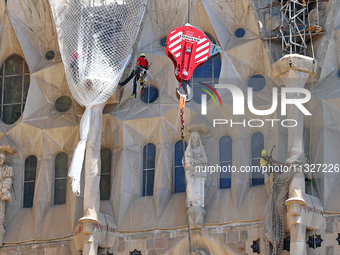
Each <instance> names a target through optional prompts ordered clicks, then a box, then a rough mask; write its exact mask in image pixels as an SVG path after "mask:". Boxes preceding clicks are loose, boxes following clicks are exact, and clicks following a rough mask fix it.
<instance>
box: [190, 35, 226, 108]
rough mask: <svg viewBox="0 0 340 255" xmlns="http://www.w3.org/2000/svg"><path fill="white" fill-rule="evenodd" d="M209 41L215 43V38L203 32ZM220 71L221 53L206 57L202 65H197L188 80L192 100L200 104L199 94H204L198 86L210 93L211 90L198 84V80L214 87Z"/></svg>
mask: <svg viewBox="0 0 340 255" xmlns="http://www.w3.org/2000/svg"><path fill="white" fill-rule="evenodd" d="M205 34H206V35H207V37H208V38H209V39H210V41H211V42H212V43H214V44H216V40H215V39H214V38H213V37H212V35H210V34H208V33H205ZM220 73H221V55H220V54H218V55H217V56H215V57H213V58H210V59H208V60H207V61H206V62H205V63H204V64H203V65H201V66H199V67H197V68H196V69H195V71H194V73H193V75H192V78H191V79H190V81H189V84H190V85H191V86H192V87H193V88H194V97H193V100H194V101H195V102H196V103H198V104H200V103H201V95H202V94H205V93H206V92H204V91H203V90H201V89H199V88H203V89H206V90H208V91H209V92H210V93H212V94H213V92H212V91H211V90H210V89H209V88H207V87H206V86H204V85H202V84H200V82H202V83H205V84H208V85H209V86H211V87H213V88H214V87H215V84H216V83H218V79H219V77H220ZM209 99H210V96H208V97H207V100H209Z"/></svg>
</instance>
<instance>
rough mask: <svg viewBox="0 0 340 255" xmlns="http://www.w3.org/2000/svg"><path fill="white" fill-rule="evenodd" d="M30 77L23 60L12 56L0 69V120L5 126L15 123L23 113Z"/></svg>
mask: <svg viewBox="0 0 340 255" xmlns="http://www.w3.org/2000/svg"><path fill="white" fill-rule="evenodd" d="M29 85H30V75H29V70H28V66H27V64H26V62H25V60H24V59H23V58H22V57H20V56H18V55H13V56H11V57H9V58H8V59H7V60H6V61H5V62H4V63H3V65H2V66H1V68H0V118H1V120H2V121H3V122H4V123H6V124H13V123H14V122H16V121H17V120H18V119H19V118H20V116H21V114H22V113H23V111H24V108H25V103H26V98H27V94H28V88H29Z"/></svg>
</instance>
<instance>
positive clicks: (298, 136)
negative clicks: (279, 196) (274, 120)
mask: <svg viewBox="0 0 340 255" xmlns="http://www.w3.org/2000/svg"><path fill="white" fill-rule="evenodd" d="M314 70H315V65H314V64H313V59H312V58H309V57H305V56H302V55H297V54H293V55H286V56H284V57H283V58H281V59H280V60H279V61H277V62H276V63H275V64H274V65H273V72H274V75H275V76H276V77H277V78H280V79H281V81H282V82H283V84H284V86H285V87H287V88H304V86H305V84H306V82H307V80H308V78H309V76H310V75H311V74H314ZM304 96H305V95H303V94H299V93H291V94H289V95H287V98H289V99H298V98H303V97H304ZM303 118H304V114H303V112H302V111H301V110H300V109H299V108H298V107H297V106H296V105H293V104H289V105H287V116H286V119H293V120H295V121H297V123H298V124H297V126H295V127H289V128H288V155H289V158H288V159H287V160H286V165H293V166H294V167H295V169H296V173H294V176H293V179H292V181H291V183H290V185H289V199H288V200H287V201H286V202H285V204H286V205H287V207H288V213H287V220H288V222H289V223H290V226H289V228H290V237H291V239H290V240H291V241H290V254H291V255H307V247H306V215H305V212H304V211H303V210H302V209H301V206H303V205H305V204H306V202H305V199H304V197H305V176H304V173H303V171H302V164H304V163H306V162H305V155H304V150H303Z"/></svg>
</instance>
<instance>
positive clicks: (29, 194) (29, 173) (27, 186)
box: [24, 156, 38, 208]
mask: <svg viewBox="0 0 340 255" xmlns="http://www.w3.org/2000/svg"><path fill="white" fill-rule="evenodd" d="M37 164H38V159H37V157H35V156H28V157H27V158H26V160H25V179H24V207H26V208H28V207H32V206H33V198H34V188H35V175H36V171H37Z"/></svg>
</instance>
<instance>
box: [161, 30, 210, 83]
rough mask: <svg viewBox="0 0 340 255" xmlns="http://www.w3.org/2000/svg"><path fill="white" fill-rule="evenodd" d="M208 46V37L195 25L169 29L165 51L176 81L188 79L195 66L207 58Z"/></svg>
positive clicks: (208, 53) (208, 54)
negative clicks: (172, 64) (171, 64)
mask: <svg viewBox="0 0 340 255" xmlns="http://www.w3.org/2000/svg"><path fill="white" fill-rule="evenodd" d="M210 48H211V42H210V40H209V38H208V37H207V36H206V35H205V34H204V33H203V32H202V31H201V30H199V29H197V28H196V27H193V26H191V25H188V24H187V25H186V26H182V27H178V28H175V29H173V30H171V32H170V34H169V35H168V37H167V38H166V47H165V53H166V55H167V56H168V57H169V58H170V59H171V60H172V62H173V63H174V66H175V76H176V78H177V80H178V82H182V80H184V81H188V80H190V78H191V76H192V73H193V72H194V70H195V68H196V67H198V66H200V65H203V64H204V62H205V61H207V60H208V59H209V56H210Z"/></svg>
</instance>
